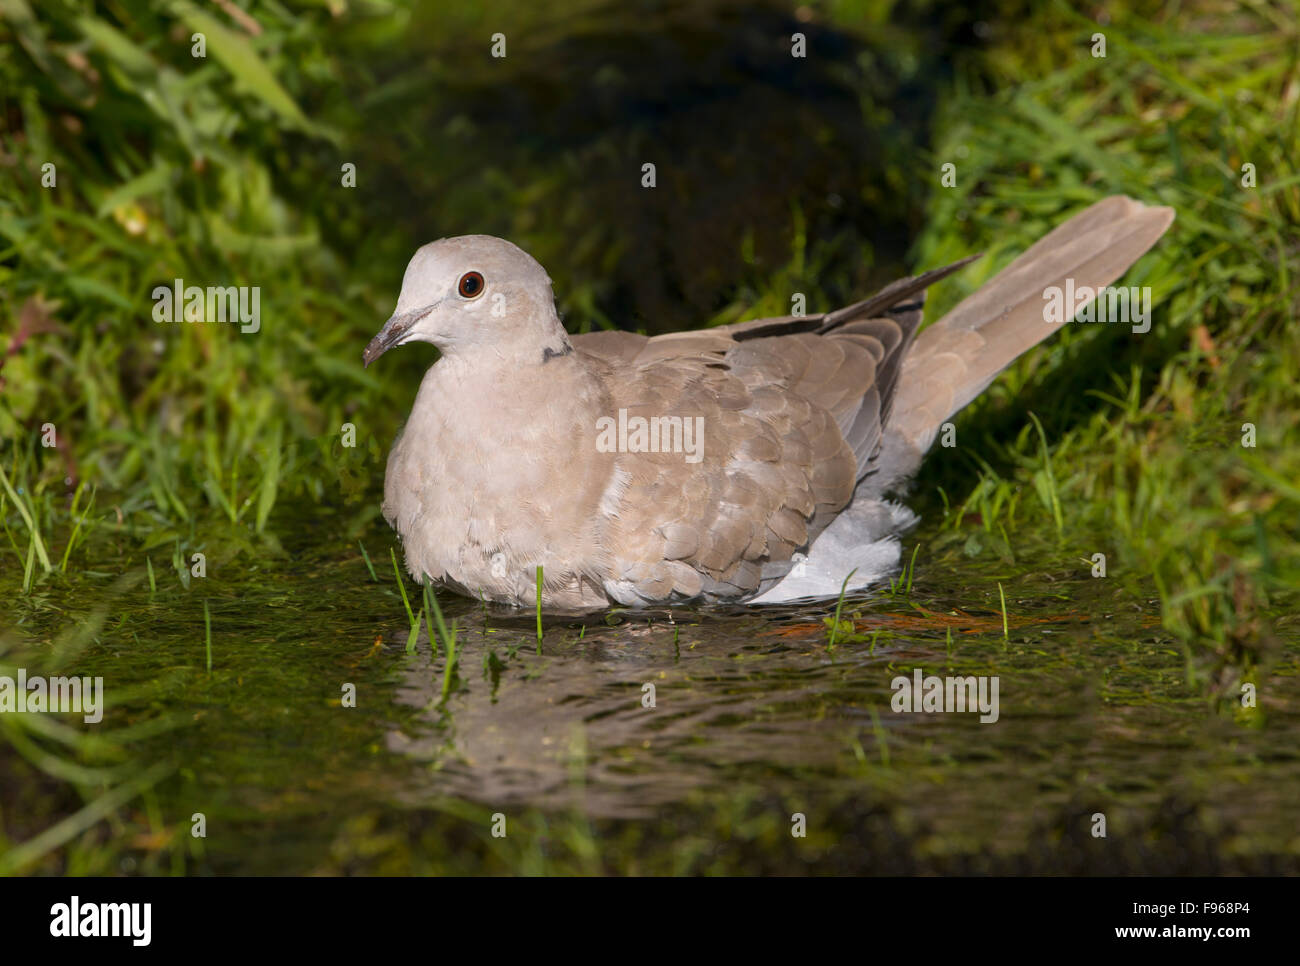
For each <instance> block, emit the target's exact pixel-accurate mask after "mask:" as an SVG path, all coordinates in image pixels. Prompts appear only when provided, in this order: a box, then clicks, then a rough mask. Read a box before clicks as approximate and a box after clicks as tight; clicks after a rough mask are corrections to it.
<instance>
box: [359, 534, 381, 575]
mask: <svg viewBox="0 0 1300 966" xmlns="http://www.w3.org/2000/svg"><path fill="white" fill-rule="evenodd" d="M357 546H358V547H360V548H361V557H362V559H363V560H365V562H366V569H367V570H369V571H370V579H371V580H373V581H374V582H375V583H379V575H378V574H376V573H375V565H374V564H372V563H371V562H370V554H368V553H366V545H365V544H364V543H362V542H361V541H360V540H358V541H357Z"/></svg>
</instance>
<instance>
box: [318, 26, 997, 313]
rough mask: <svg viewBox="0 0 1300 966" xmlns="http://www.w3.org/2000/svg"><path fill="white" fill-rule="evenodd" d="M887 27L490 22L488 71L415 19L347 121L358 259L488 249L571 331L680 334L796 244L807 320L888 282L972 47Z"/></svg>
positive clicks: (939, 35)
mask: <svg viewBox="0 0 1300 966" xmlns="http://www.w3.org/2000/svg"><path fill="white" fill-rule="evenodd" d="M893 17H894V19H893V20H891V21H889V22H887V23H882V24H874V25H873V24H864V25H863V30H862V32H860V33H857V32H849V31H846V30H842V29H837V28H835V27H832V26H829V25H826V24H824V23H820V22H818V19H817V17H816V15H815V14H813V13H812V12H810V11H807V10H805V9H803V8H800V9H797V10H796V9H791V8H786V7H783V6H780V5H777V4H773V3H748V4H737V3H734V2H725V0H724V2H717V0H713V2H692V3H662V2H641V3H622V4H610V5H607V6H603V7H600V8H599V9H597V10H596V11H595V12H589V13H584V14H575V15H566V16H564V17H557V18H556V19H554V20H551V21H547V22H545V23H544V24H541V25H537V26H533V27H530V28H529V29H527V30H525V31H522V32H512V30H511V21H510V19H509V18H508V17H503V18H502V25H501V27H500V29H501V30H502V31H503V32H505V34H506V38H507V56H506V57H504V58H499V59H498V58H493V57H492V56H491V55H490V52H489V47H490V41H489V38H488V37H487V36H484V37H481V38H480V37H474V38H473V39H470V40H467V39H466V38H464V37H460V36H448V35H447V33H446V31H445V30H440V29H439V26H440V25H439V22H438V13H437V11H436V10H434V9H433V8H432V7H430V8H427V9H426V10H425V12H424V14H423V15H422V16H417V19H416V20H415V21H414V22H413V23H412V27H411V30H410V32H409V35H410V36H411V37H412V38H413V39H412V42H411V47H410V48H409V49H407V50H403V51H400V52H396V53H395V54H394V55H393V57H392V58H391V60H390V61H387V62H385V63H383V64H376V65H372V67H371V68H370V69H371V70H373V73H374V79H375V81H376V82H377V86H375V85H372V86H371V87H370V88H369V89H368V90H367V91H365V92H363V93H362V94H361V95H360V96H359V102H358V104H357V107H358V108H359V109H360V110H361V112H362V124H363V126H364V127H366V128H368V131H369V133H368V134H367V135H366V136H365V137H363V138H361V139H360V140H358V141H357V143H355V144H354V145H352V146H350V147H349V150H354V149H355V150H356V151H358V152H360V156H359V158H358V167H359V169H360V170H362V171H365V172H366V178H367V182H368V183H369V184H370V185H372V186H374V187H372V188H371V189H369V191H368V192H367V201H368V203H369V204H371V205H372V206H373V210H372V211H371V212H370V214H369V218H368V221H369V222H370V223H371V224H374V225H381V226H384V230H385V234H386V237H384V238H382V239H370V242H371V243H372V244H373V243H377V244H378V245H379V246H380V248H381V249H384V250H386V251H388V252H389V253H391V255H392V256H394V257H396V258H398V259H400V263H402V264H404V262H405V259H406V258H407V257H409V253H410V251H411V250H412V249H413V247H414V246H416V245H418V244H421V243H423V242H425V241H429V240H432V239H434V238H437V237H442V236H446V235H454V234H467V233H488V234H498V235H502V236H504V237H508V238H510V239H511V240H513V241H515V242H517V243H518V244H520V245H521V246H523V247H524V248H525V249H527V250H528V251H530V252H531V253H532V254H533V255H534V256H535V257H537V258H538V259H539V260H540V261H541V262H542V263H543V264H544V265H545V266H546V268H547V270H548V271H549V272H550V274H551V276H552V278H553V279H554V281H555V283H556V293H557V297H558V298H559V300H560V303H561V306H562V308H564V309H565V310H566V312H567V318H568V323H569V325H570V327H571V328H584V327H587V326H595V325H598V324H601V323H602V321H603V322H607V323H609V324H614V325H618V326H622V327H627V328H645V329H647V330H648V331H651V332H662V331H668V330H674V329H681V328H694V327H698V326H699V325H701V324H702V323H703V322H705V321H706V320H707V319H708V318H709V317H711V316H712V315H713V314H715V313H717V312H718V311H719V310H721V309H723V308H724V307H726V306H727V305H728V304H729V303H731V302H732V301H733V300H735V299H737V298H738V297H739V298H741V299H742V300H743V299H744V292H743V291H741V290H740V288H739V287H740V286H743V285H744V283H745V282H746V281H747V280H754V281H755V282H758V281H762V280H763V279H766V278H768V277H770V275H771V274H772V273H773V272H774V271H776V270H779V269H781V268H782V267H784V266H786V265H787V264H789V263H790V262H791V261H792V249H793V247H794V245H795V239H796V237H797V236H798V235H799V234H800V233H801V231H802V233H803V234H805V235H806V238H807V248H808V257H807V260H806V263H805V267H804V269H803V271H802V272H794V273H792V274H793V275H795V276H802V277H803V278H804V279H806V285H804V286H803V289H802V290H803V291H805V293H806V294H807V295H808V301H809V306H808V308H809V310H810V311H812V310H814V309H816V308H820V307H833V306H834V305H837V304H842V303H845V302H848V301H851V300H853V299H855V298H860V297H862V296H863V295H864V294H865V293H866V292H867V291H868V290H869V289H870V288H872V287H873V286H874V285H878V284H881V283H883V282H885V281H888V280H889V279H890V278H891V277H892V276H894V275H897V274H899V273H901V272H904V271H906V268H907V266H906V261H905V256H906V253H907V250H908V247H909V245H910V244H911V241H912V239H913V238H914V237H915V235H916V233H917V231H918V228H919V226H920V224H921V221H920V219H921V218H922V215H923V208H924V202H925V199H926V196H927V194H928V192H929V191H930V188H931V185H932V182H933V181H934V179H933V178H932V177H930V171H929V168H930V162H929V159H928V157H927V155H926V140H927V136H928V131H929V126H930V122H931V117H932V113H933V110H934V106H935V101H936V98H937V96H938V94H937V92H938V91H939V90H940V89H942V87H943V85H944V83H945V81H946V79H947V78H948V76H949V75H950V72H951V55H952V52H953V50H954V48H955V47H957V46H960V45H964V44H970V43H973V42H975V41H974V35H973V34H972V33H971V27H970V24H971V23H972V21H973V15H971V14H968V13H967V12H966V8H965V7H963V6H961V5H951V4H949V5H940V6H938V7H935V8H923V9H921V10H910V11H900V12H897V13H896V14H894V15H893ZM795 34H803V35H804V37H805V38H806V45H807V56H806V57H795V56H793V55H792V39H791V38H792V37H793V36H794V35H795ZM646 163H652V164H654V165H655V166H656V170H655V177H656V186H655V187H654V188H647V187H643V186H642V178H643V170H642V166H643V165H644V164H646ZM801 226H802V228H801ZM399 240H400V241H399ZM336 243H338V244H340V247H342V248H345V249H346V248H347V247H348V245H349V242H348V240H346V239H336ZM795 281H798V278H796V279H795Z"/></svg>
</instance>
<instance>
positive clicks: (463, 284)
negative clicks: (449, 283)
mask: <svg viewBox="0 0 1300 966" xmlns="http://www.w3.org/2000/svg"><path fill="white" fill-rule="evenodd" d="M456 291H458V292H459V293H460V297H461V298H464V299H476V298H478V297H479V296H480V295H482V294H483V276H482V275H480V274H479V273H478V272H466V273H465V274H464V275H462V276H461V277H460V282H458V283H457V285H456Z"/></svg>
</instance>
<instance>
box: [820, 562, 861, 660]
mask: <svg viewBox="0 0 1300 966" xmlns="http://www.w3.org/2000/svg"><path fill="white" fill-rule="evenodd" d="M857 572H858V568H857V567H854V568H853V569H852V570H850V571H849V575H848V576H847V577H845V578H844V583H842V584H840V599H839V600H838V601H836V603H835V623H834V624H832V625H831V640H830V643H829V644H827V645H826V646H827V647H834V646H835V635H836V634H838V633H839V630H840V610H841V609H842V608H843V607H844V592H845V591H846V590H848V587H849V581H850V580H852V579H853V575H854V574H856V573H857Z"/></svg>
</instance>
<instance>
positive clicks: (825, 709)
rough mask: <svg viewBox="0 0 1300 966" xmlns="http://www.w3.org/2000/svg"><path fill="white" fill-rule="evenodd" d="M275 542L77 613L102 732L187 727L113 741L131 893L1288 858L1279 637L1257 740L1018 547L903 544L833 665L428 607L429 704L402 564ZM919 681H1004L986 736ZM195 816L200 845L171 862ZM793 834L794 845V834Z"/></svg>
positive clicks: (1050, 555) (659, 626) (791, 613)
mask: <svg viewBox="0 0 1300 966" xmlns="http://www.w3.org/2000/svg"><path fill="white" fill-rule="evenodd" d="M282 532H285V533H293V534H295V537H294V541H293V543H292V544H287V545H286V550H285V554H284V556H283V557H281V558H279V559H277V560H275V561H273V562H272V563H269V564H264V565H260V566H259V567H257V568H256V569H255V570H253V571H251V572H250V571H249V569H248V568H247V567H244V566H243V565H241V564H239V563H238V562H235V561H232V562H230V563H229V564H227V565H226V568H225V571H224V573H225V576H223V573H222V568H220V567H218V568H214V571H213V573H212V574H211V575H210V576H209V578H208V579H207V581H206V582H205V581H202V580H194V581H193V582H192V586H191V588H190V589H189V590H188V591H187V590H185V589H183V588H182V587H180V585H179V583H178V582H176V581H175V579H174V576H173V575H168V579H169V580H170V581H171V585H172V586H170V587H165V586H160V588H159V591H158V593H157V594H156V595H155V596H154V597H153V599H152V600H150V593H149V589H148V586H147V584H146V583H143V582H137V583H136V584H135V586H134V587H133V588H131V589H129V590H125V591H123V590H121V588H118V591H117V592H116V594H115V596H113V597H112V599H111V600H109V599H108V594H109V590H108V588H109V587H111V586H113V585H112V582H111V580H110V579H109V578H108V577H107V576H105V577H103V578H100V579H99V581H98V583H99V585H100V586H98V587H96V586H94V585H93V578H88V581H90V582H88V583H87V584H86V585H85V586H83V587H82V588H81V592H80V593H79V594H78V595H76V597H77V599H78V600H79V601H80V603H79V604H78V606H79V607H88V606H93V602H94V601H95V600H96V599H97V595H98V598H99V599H102V600H105V601H107V613H106V618H105V620H104V623H103V625H102V627H101V628H100V631H99V633H98V635H97V639H94V640H90V641H88V642H87V643H86V644H85V645H84V648H85V649H84V650H83V651H82V652H81V653H80V655H78V656H76V657H75V659H74V661H73V665H74V666H75V669H76V670H77V671H78V673H82V674H102V675H104V677H105V679H106V687H107V690H108V695H109V700H110V703H111V706H110V709H109V711H108V713H107V715H106V717H105V723H106V726H107V727H116V726H120V725H123V724H131V725H141V724H142V723H145V722H149V721H154V720H158V719H159V718H165V717H167V716H173V717H174V718H175V719H176V720H175V721H174V722H173V723H172V724H173V726H172V727H171V729H170V730H168V731H167V732H166V733H164V734H160V735H157V736H155V737H146V738H144V739H142V740H141V741H138V742H135V743H134V744H133V746H132V749H133V750H132V754H133V755H134V756H136V758H137V759H138V762H139V764H140V765H141V766H143V765H144V764H151V763H154V762H158V761H163V762H167V763H169V764H170V765H171V766H172V769H173V771H172V774H171V775H170V777H168V778H167V779H165V780H164V781H163V782H162V783H160V784H159V785H158V786H157V787H156V788H155V789H154V791H153V792H151V793H150V795H149V797H148V798H149V801H150V802H151V803H152V804H151V806H150V807H151V808H152V809H154V811H155V812H156V816H157V817H156V819H155V823H156V824H157V825H158V826H159V827H161V828H163V829H166V830H168V831H167V832H166V834H160V835H159V836H158V837H157V840H156V841H152V842H150V843H148V844H147V845H146V846H139V847H137V846H136V845H133V846H132V847H131V848H129V849H126V850H125V851H126V853H127V854H126V855H125V856H123V857H122V858H121V861H122V862H124V863H126V865H123V866H122V870H128V871H129V870H141V871H166V870H168V869H173V870H179V869H180V868H184V869H187V870H189V871H192V872H203V871H217V872H269V871H275V872H335V871H441V870H450V871H480V870H489V871H510V870H523V871H546V870H549V869H561V870H564V869H574V870H577V871H625V870H637V871H702V870H703V871H707V870H712V869H717V870H720V871H760V870H771V871H781V870H784V871H801V870H811V871H818V870H827V871H872V870H875V871H928V870H937V871H944V870H951V869H954V868H957V869H975V870H978V869H985V868H988V869H998V868H1009V869H1016V868H1023V869H1033V870H1039V871H1053V870H1055V869H1058V868H1073V869H1076V870H1079V871H1090V870H1093V871H1107V870H1110V871H1115V870H1125V869H1131V868H1134V867H1135V866H1137V867H1141V868H1145V869H1151V868H1154V867H1161V868H1168V869H1183V870H1192V869H1201V870H1211V869H1234V868H1238V867H1249V868H1277V867H1278V865H1277V863H1278V862H1284V863H1285V862H1292V863H1294V856H1295V855H1296V852H1297V833H1296V827H1295V822H1294V816H1295V805H1294V803H1295V800H1296V791H1297V789H1298V788H1300V753H1298V752H1297V749H1298V748H1300V715H1297V701H1296V689H1295V688H1294V687H1293V686H1292V685H1293V684H1294V680H1295V672H1296V661H1295V657H1296V649H1295V646H1294V644H1295V642H1294V641H1292V642H1291V643H1290V645H1289V648H1288V649H1286V650H1284V652H1283V655H1282V657H1281V659H1280V661H1279V663H1278V664H1277V665H1276V666H1275V668H1274V674H1273V676H1271V677H1269V678H1268V679H1266V684H1265V687H1264V688H1262V689H1261V701H1260V703H1261V708H1262V714H1259V715H1256V716H1254V717H1246V716H1241V717H1240V719H1239V720H1237V719H1234V717H1233V716H1232V714H1231V713H1229V712H1216V711H1214V710H1212V709H1211V707H1210V706H1209V704H1208V703H1207V702H1206V700H1205V699H1204V698H1202V697H1199V696H1198V695H1197V694H1196V693H1195V692H1193V691H1191V690H1189V688H1188V687H1187V683H1186V676H1185V661H1184V656H1183V654H1182V651H1181V649H1180V648H1178V647H1176V646H1174V645H1173V644H1172V643H1171V642H1170V639H1169V638H1168V637H1167V636H1166V635H1165V634H1164V633H1163V631H1162V630H1161V629H1160V626H1159V611H1158V607H1157V605H1156V604H1155V603H1154V602H1153V601H1150V600H1147V599H1143V598H1141V597H1139V596H1136V595H1134V594H1133V593H1132V592H1131V591H1129V590H1126V589H1125V588H1124V587H1123V586H1122V585H1121V584H1120V583H1119V582H1117V581H1113V580H1104V579H1103V580H1095V579H1092V578H1091V577H1090V576H1089V575H1088V571H1087V568H1086V567H1084V566H1082V565H1081V564H1078V563H1077V562H1075V561H1071V560H1070V559H1069V557H1068V556H1067V555H1065V554H1063V553H1061V552H1060V551H1058V550H1056V548H1055V547H1054V546H1049V545H1046V544H1045V545H1043V546H1041V547H1037V548H1032V547H1024V546H1021V547H1019V548H1018V560H1019V561H1020V563H1019V566H1018V567H1017V568H1015V569H1011V568H1009V567H1008V566H1007V565H1005V564H996V563H989V562H986V561H982V560H980V559H969V558H966V557H964V556H963V557H955V556H952V555H949V556H944V555H943V554H939V555H936V556H933V557H931V556H929V555H927V552H926V551H925V550H924V546H925V544H926V541H927V540H928V539H929V538H931V537H933V536H934V531H933V530H927V529H926V528H925V527H924V526H923V527H922V529H921V530H920V531H919V532H918V533H917V534H915V535H914V537H911V538H909V539H908V541H907V543H906V546H907V548H908V551H909V554H910V548H911V547H912V546H913V545H914V542H913V541H914V539H920V540H921V541H922V545H923V549H922V551H921V553H920V554H919V555H918V557H917V564H916V575H915V576H916V579H915V583H914V585H913V587H912V590H911V593H910V595H908V594H904V593H900V594H898V595H897V596H895V595H892V594H891V593H890V592H889V591H888V588H885V589H884V591H883V592H881V591H877V592H875V593H872V594H867V595H859V596H858V597H856V598H851V599H849V600H846V601H845V604H844V611H843V617H844V619H849V618H851V619H852V621H853V624H854V630H853V632H852V633H851V634H848V635H846V634H845V633H843V631H842V632H841V633H840V635H839V636H840V640H839V641H837V643H836V646H835V647H834V648H833V649H832V648H830V647H829V646H828V637H829V629H828V626H827V624H826V622H825V620H824V618H826V617H827V616H828V615H829V614H831V613H832V612H833V609H834V608H833V605H826V604H821V605H811V606H805V607H797V606H783V607H773V608H762V609H757V608H754V609H749V610H746V609H732V610H699V609H692V610H686V611H683V610H679V611H677V612H675V613H672V614H669V613H668V612H658V613H633V612H627V611H624V612H618V613H614V614H610V615H607V616H605V617H604V618H601V617H597V618H589V619H588V621H587V622H586V623H585V624H579V623H576V622H573V621H560V620H548V621H547V622H546V624H545V628H544V639H543V643H542V648H541V654H540V655H539V654H537V653H536V648H537V643H536V636H535V627H534V622H533V618H532V617H531V616H524V615H502V614H493V613H488V612H486V611H485V610H484V608H483V607H482V606H480V605H478V604H475V603H473V602H469V601H465V600H459V599H455V598H452V597H451V596H450V595H448V594H443V595H441V598H440V599H441V600H442V601H443V605H444V615H445V618H446V620H447V622H448V624H450V623H451V622H452V621H453V620H454V621H455V622H456V625H457V628H458V651H459V665H458V671H459V674H458V679H457V680H456V681H455V682H454V686H453V687H452V688H451V689H450V691H449V694H448V697H447V699H446V700H445V701H443V700H442V690H443V680H444V668H445V657H444V654H443V652H441V651H440V653H439V655H438V656H437V657H436V658H434V657H433V656H432V655H431V651H430V648H429V644H428V638H427V633H426V632H425V631H424V629H423V626H422V628H421V632H420V636H419V638H418V640H417V642H416V645H415V651H414V653H407V650H406V644H407V640H408V622H407V619H406V615H405V610H404V607H403V604H402V601H401V598H400V596H399V594H398V592H397V589H396V584H395V582H394V579H393V576H392V571H391V563H390V562H389V561H388V560H387V550H388V546H389V544H390V543H391V542H392V538H391V536H389V535H388V534H387V533H386V532H384V531H383V530H382V529H381V527H380V526H379V525H376V524H370V525H369V526H367V527H366V529H365V536H364V538H363V539H364V542H365V543H366V545H367V547H368V550H369V553H370V554H371V557H372V559H373V561H374V564H375V568H376V574H377V576H378V582H376V581H374V580H372V579H371V577H370V574H369V572H368V570H367V568H366V566H365V562H364V560H363V559H362V558H361V555H360V552H359V550H358V549H357V546H356V544H355V543H349V542H347V541H346V539H345V538H344V537H342V536H340V535H338V534H337V533H334V532H331V529H330V528H328V527H326V526H324V525H323V524H320V523H317V522H316V521H314V520H313V521H302V522H300V523H298V524H296V525H294V526H286V527H283V528H282ZM1031 551H1032V552H1031ZM399 552H400V550H399ZM116 563H117V565H120V566H121V567H123V568H124V569H127V570H130V568H131V567H135V568H138V567H139V566H140V563H141V561H139V560H134V561H131V560H121V561H117V562H116ZM100 569H101V571H102V572H104V573H105V574H107V573H109V572H111V571H112V569H113V564H112V563H110V562H106V563H105V564H104V565H103V566H102V567H101V568H100ZM998 582H1001V584H1002V586H1003V587H1004V589H1005V591H1006V596H1007V613H1008V632H1007V636H1006V637H1005V638H1004V636H1003V628H1002V615H1001V608H1000V603H999V597H998V590H997V584H998ZM164 583H166V581H164ZM408 592H411V593H412V606H413V607H415V606H417V601H416V599H415V598H416V596H418V595H416V594H414V592H413V589H408ZM205 599H206V600H208V601H209V609H210V614H211V622H212V652H213V667H212V671H211V672H210V673H209V672H208V671H207V670H206V668H205V663H206V651H205V644H204V636H203V629H204V623H203V621H204V618H203V610H202V608H203V603H202V602H203V600H205ZM489 655H491V656H492V657H489ZM917 667H920V668H922V669H923V670H924V672H925V673H926V674H938V675H948V674H973V675H990V676H993V675H995V676H997V678H998V680H999V708H998V710H999V717H998V720H997V721H996V722H994V723H981V722H980V721H979V720H978V718H979V715H978V714H973V713H930V714H921V713H910V714H909V713H898V712H895V711H893V710H892V709H891V697H892V695H893V691H892V690H891V682H892V681H893V680H894V679H895V678H896V677H897V676H900V675H902V676H907V677H910V676H911V675H912V673H913V669H914V668H917ZM347 683H351V684H354V685H355V686H356V688H357V706H356V707H355V708H348V707H344V706H342V704H341V700H340V699H341V694H342V689H343V686H344V685H345V684H347ZM646 685H653V686H654V707H653V708H649V707H646V706H645V700H644V699H645V698H646ZM196 812H201V813H203V814H204V815H205V816H206V817H207V821H208V835H207V838H206V839H204V840H203V841H202V842H201V844H200V843H196V842H195V841H193V840H190V839H189V838H188V836H187V835H186V834H185V833H186V832H187V830H188V823H189V822H190V820H191V816H192V815H193V814H194V813H196ZM1097 812H1102V813H1104V814H1105V815H1106V820H1107V825H1108V832H1107V837H1106V838H1105V839H1095V838H1093V837H1092V835H1091V831H1090V830H1091V828H1092V823H1093V821H1094V819H1093V818H1092V816H1093V815H1094V814H1095V813H1097ZM796 813H801V814H803V815H804V820H805V822H806V823H807V825H808V828H809V832H808V838H807V840H803V839H799V838H796V837H792V836H791V834H790V829H791V827H792V823H794V822H795V821H796V819H795V818H794V817H793V816H795V814H796ZM497 814H499V815H500V816H503V817H504V818H505V819H506V820H507V821H508V822H510V823H518V824H511V825H510V828H511V829H512V831H511V833H510V837H509V838H507V839H502V840H495V839H493V838H492V836H491V834H490V828H491V822H492V819H493V816H494V815H497ZM557 830H559V831H557ZM686 843H694V844H693V845H692V846H691V848H686ZM710 843H712V844H710ZM719 843H727V848H726V849H725V850H723V851H722V852H719V851H718V850H719V849H722V845H721V844H719ZM814 843H815V844H814ZM676 849H685V852H683V853H682V854H681V855H677V856H674V855H673V851H674V850H676ZM1286 856H1290V858H1289V859H1287V858H1285V857H1286ZM1279 857H1283V858H1279ZM954 863H955V864H954ZM999 863H1002V864H999ZM1242 863H1245V864H1246V865H1245V866H1243V865H1242ZM1250 863H1255V864H1254V865H1251V864H1250Z"/></svg>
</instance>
